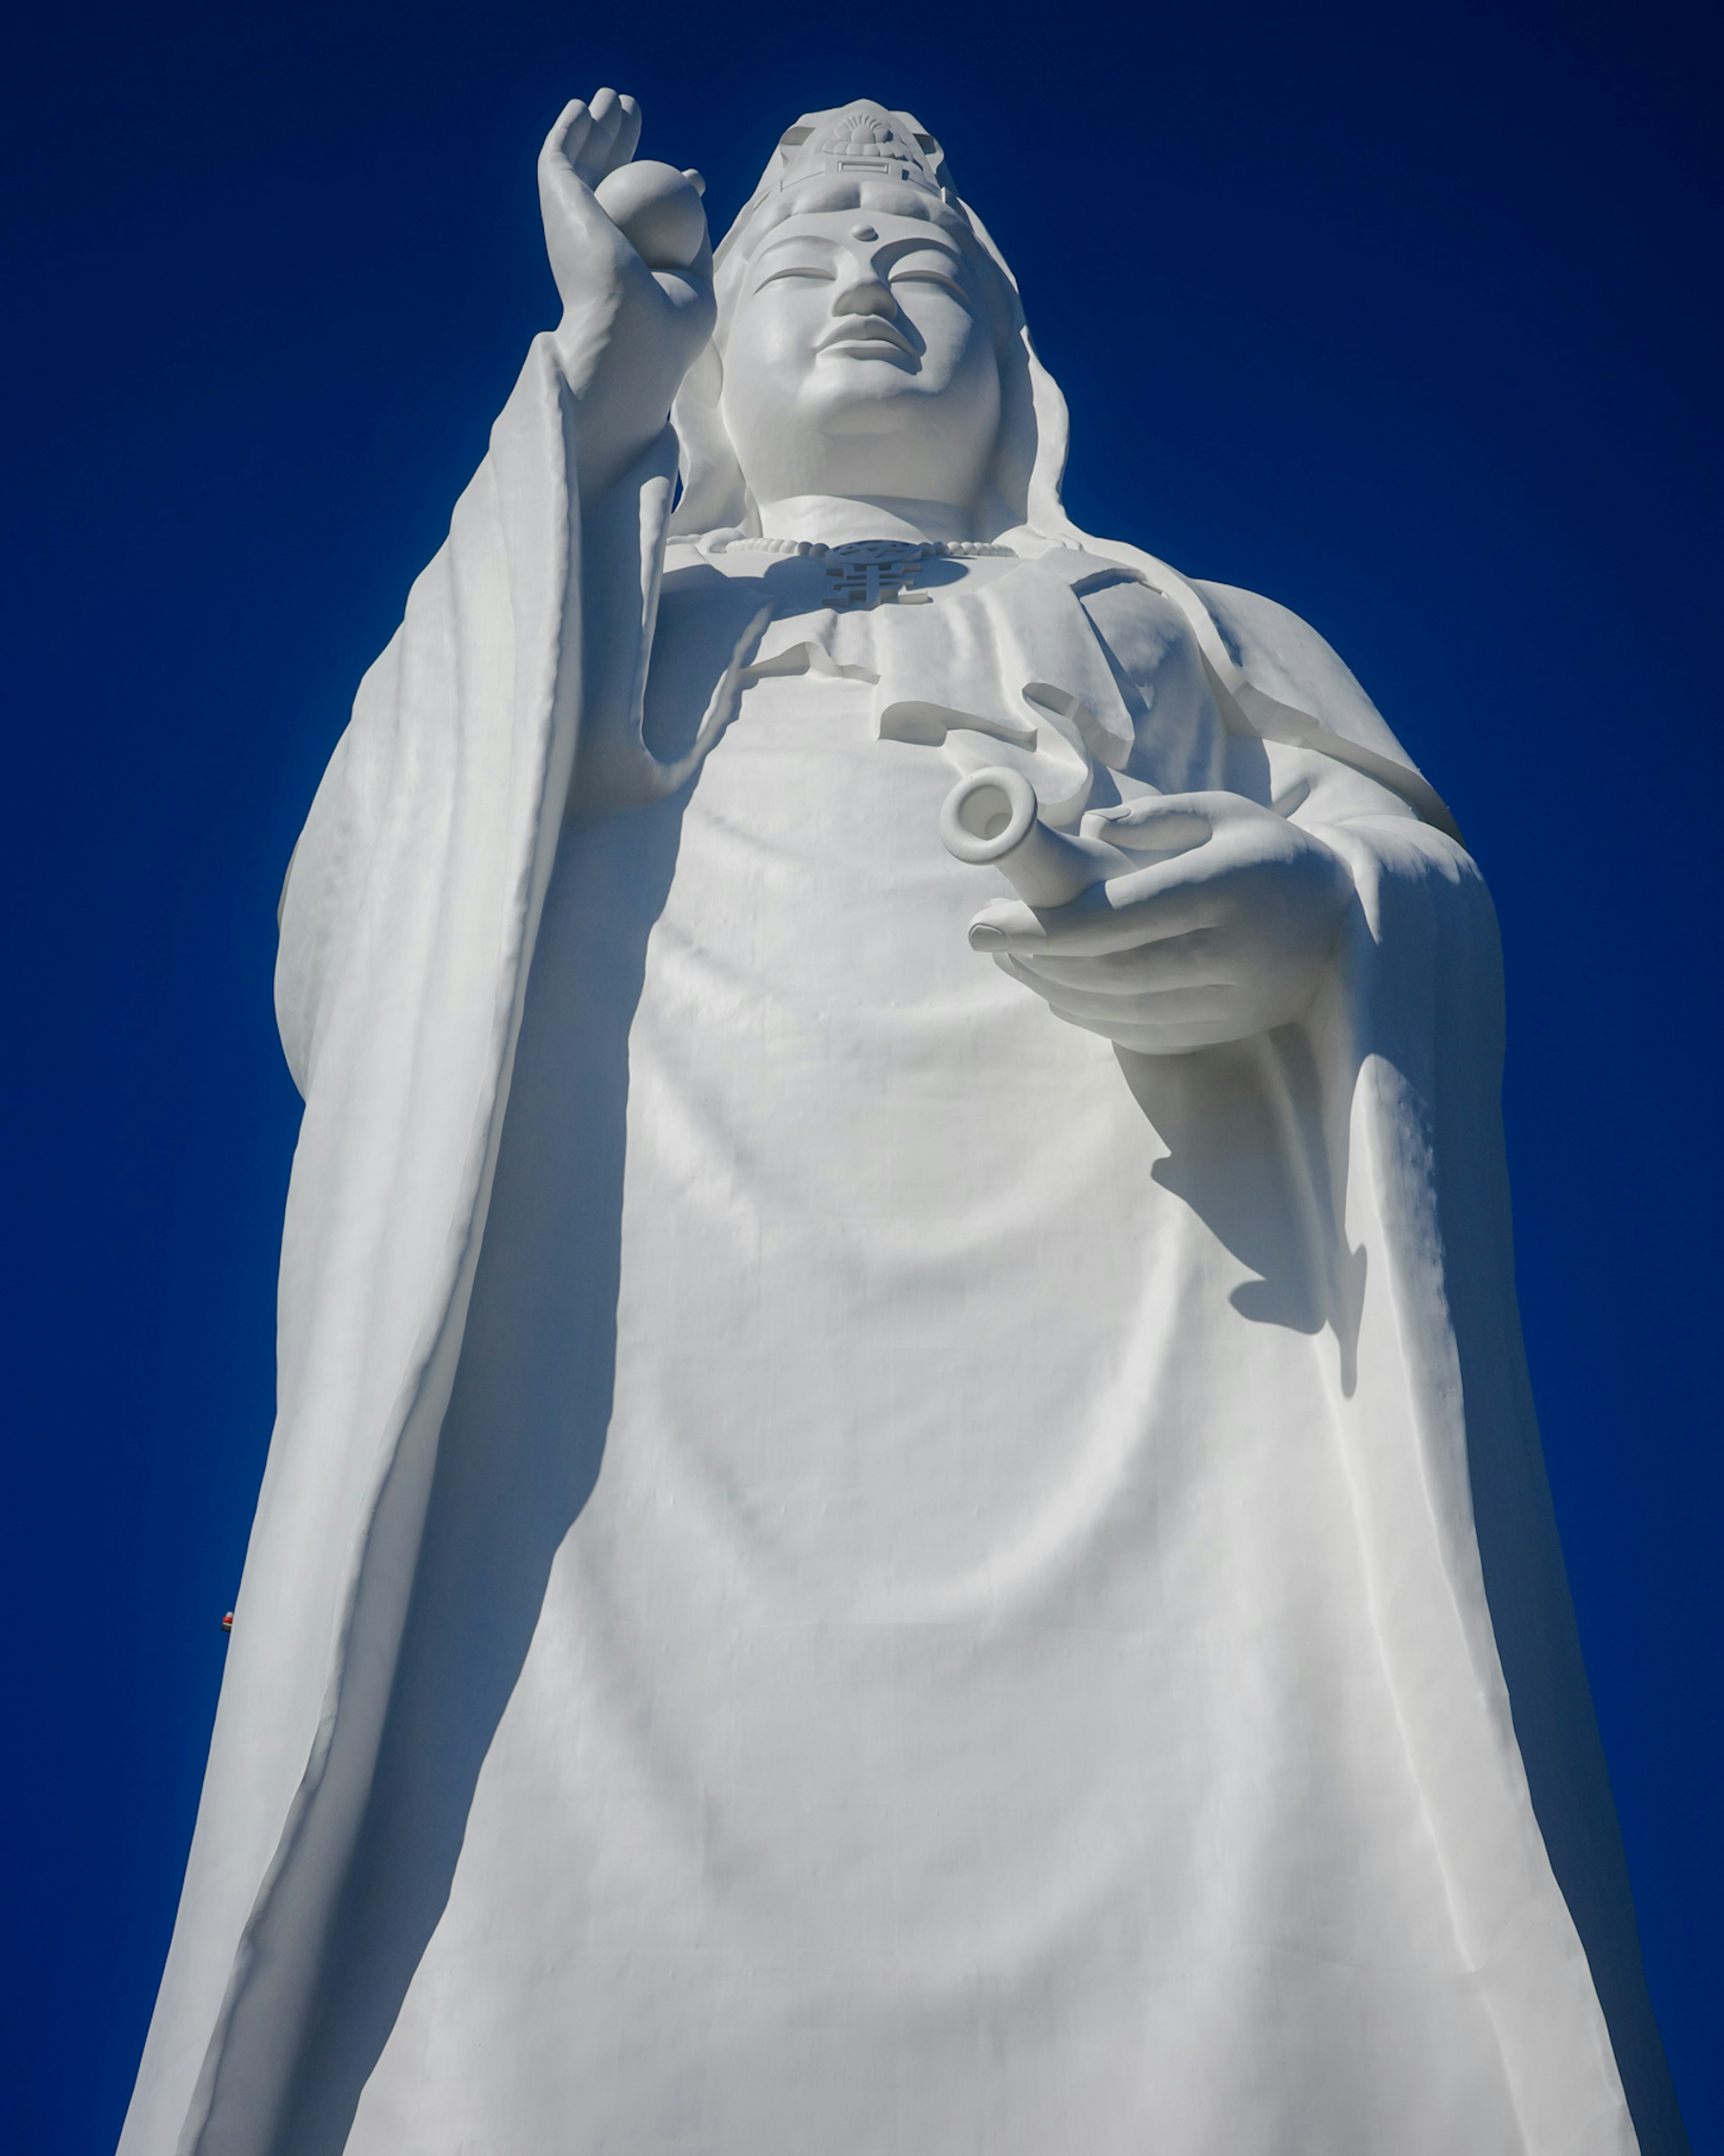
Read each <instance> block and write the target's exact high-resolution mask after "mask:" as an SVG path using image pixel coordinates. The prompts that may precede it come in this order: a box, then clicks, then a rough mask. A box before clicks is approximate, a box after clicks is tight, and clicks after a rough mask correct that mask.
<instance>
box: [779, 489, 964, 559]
mask: <svg viewBox="0 0 1724 2156" xmlns="http://www.w3.org/2000/svg"><path fill="white" fill-rule="evenodd" d="M760 523H761V530H762V532H763V533H764V534H765V536H767V538H768V539H813V540H818V541H820V542H823V543H824V545H826V546H828V547H842V546H844V545H845V544H846V543H847V542H849V541H850V540H853V539H968V538H970V537H971V536H972V531H971V528H970V516H969V512H968V511H967V510H962V509H953V508H952V507H950V506H948V505H947V504H946V503H944V502H940V501H916V500H911V499H910V498H909V497H907V496H906V495H895V494H877V495H835V494H793V495H788V496H787V497H786V498H785V500H782V501H768V502H762V505H761V510H760Z"/></svg>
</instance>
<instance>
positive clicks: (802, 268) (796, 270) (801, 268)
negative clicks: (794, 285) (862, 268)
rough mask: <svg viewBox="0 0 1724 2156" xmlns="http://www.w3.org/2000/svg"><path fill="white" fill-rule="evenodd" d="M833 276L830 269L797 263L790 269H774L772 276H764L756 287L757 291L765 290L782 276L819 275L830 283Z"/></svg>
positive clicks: (822, 279)
mask: <svg viewBox="0 0 1724 2156" xmlns="http://www.w3.org/2000/svg"><path fill="white" fill-rule="evenodd" d="M832 276H833V273H832V271H831V270H829V269H816V268H815V267H814V266H813V264H803V263H797V264H793V266H792V267H791V268H789V269H775V270H773V272H772V275H771V276H770V277H762V279H761V280H760V282H759V284H757V285H756V286H755V288H754V289H755V290H756V291H757V292H763V291H765V290H766V288H767V285H776V284H777V282H778V280H779V279H780V278H781V277H818V279H819V280H820V281H821V283H822V284H825V285H829V284H830V283H831V282H832Z"/></svg>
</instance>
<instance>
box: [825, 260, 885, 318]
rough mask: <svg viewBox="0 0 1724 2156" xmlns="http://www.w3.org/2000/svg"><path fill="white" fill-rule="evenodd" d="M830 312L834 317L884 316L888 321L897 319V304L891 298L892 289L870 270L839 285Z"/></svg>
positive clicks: (883, 279) (882, 278)
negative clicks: (846, 283) (847, 282)
mask: <svg viewBox="0 0 1724 2156" xmlns="http://www.w3.org/2000/svg"><path fill="white" fill-rule="evenodd" d="M832 311H833V313H834V314H835V315H884V316H885V319H886V320H887V321H889V322H891V321H896V320H897V319H898V302H897V301H896V300H895V299H894V298H893V297H892V288H891V286H890V285H888V284H887V282H886V280H885V278H884V277H877V276H875V274H874V272H873V271H872V270H870V271H869V272H868V273H867V274H866V275H863V276H859V277H857V278H855V279H854V280H852V281H851V282H850V283H849V284H848V285H839V289H838V290H837V291H836V292H835V293H834V295H833V299H832Z"/></svg>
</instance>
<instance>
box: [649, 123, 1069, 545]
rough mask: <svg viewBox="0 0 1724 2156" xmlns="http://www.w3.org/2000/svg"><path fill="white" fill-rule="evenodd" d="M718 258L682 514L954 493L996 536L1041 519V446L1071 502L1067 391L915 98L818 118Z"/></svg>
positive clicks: (735, 520) (695, 379)
mask: <svg viewBox="0 0 1724 2156" xmlns="http://www.w3.org/2000/svg"><path fill="white" fill-rule="evenodd" d="M716 259H717V290H718V309H719V312H718V325H717V328H716V331H715V333H714V337H713V341H712V345H711V347H710V348H709V350H708V352H706V354H705V355H704V356H703V357H702V359H701V361H700V362H699V364H698V365H697V366H696V367H695V369H694V370H693V371H692V372H691V374H690V378H689V380H688V382H686V383H685V388H684V390H683V393H682V394H681V395H680V397H679V398H678V400H677V407H676V410H675V414H674V417H675V423H676V425H677V429H678V432H679V434H680V436H681V439H682V443H683V463H684V471H683V479H684V490H685V491H684V499H683V501H682V503H681V505H680V507H679V510H678V512H677V516H676V519H675V522H676V526H677V527H678V528H679V529H681V530H684V531H700V530H711V529H713V528H715V527H716V526H723V525H737V526H741V527H742V528H743V529H745V530H757V529H759V528H760V522H761V514H762V507H763V506H766V507H768V508H769V507H770V505H772V503H774V502H777V501H780V500H784V499H786V498H787V497H792V496H806V495H839V496H844V497H849V498H865V499H869V500H881V499H883V498H891V499H900V500H916V501H921V502H925V503H928V504H936V505H942V506H945V507H947V509H949V510H950V511H953V512H954V513H955V514H956V515H957V516H959V517H960V518H962V520H963V521H965V522H967V525H968V526H969V527H970V528H971V529H972V531H973V532H974V533H975V535H976V536H982V537H988V536H994V535H995V534H997V533H998V531H1001V530H1003V529H1006V528H1008V527H1010V526H1016V525H1018V524H1021V523H1023V522H1024V521H1025V520H1026V517H1027V516H1028V514H1029V494H1030V492H1031V491H1032V481H1033V478H1034V473H1035V470H1036V468H1037V467H1038V465H1044V464H1045V462H1046V458H1045V456H1044V455H1043V454H1039V452H1042V451H1047V452H1049V453H1051V454H1052V455H1053V457H1054V465H1053V471H1052V481H1051V489H1052V498H1053V500H1054V503H1055V504H1056V506H1057V487H1058V464H1059V462H1060V461H1063V454H1064V443H1065V411H1064V406H1063V403H1061V402H1060V397H1059V392H1058V391H1057V390H1056V389H1054V386H1053V384H1052V382H1049V380H1048V378H1047V377H1046V376H1045V374H1044V373H1043V372H1042V370H1041V369H1040V368H1039V367H1038V366H1037V365H1036V363H1035V361H1034V354H1033V353H1032V352H1031V351H1030V349H1029V340H1028V336H1027V335H1026V333H1025V331H1024V318H1023V312H1022V309H1021V307H1020V306H1019V305H1018V293H1017V288H1016V286H1015V285H1013V281H1012V278H1011V275H1010V273H1009V272H1008V269H1006V266H1005V264H1004V262H1003V260H1002V259H1001V258H1000V256H999V254H998V250H997V249H995V248H994V247H993V243H992V242H991V241H990V240H989V239H988V235H987V234H986V232H985V231H984V230H983V228H982V226H981V224H980V222H979V220H977V218H975V216H974V215H973V213H972V212H971V211H970V210H969V209H968V208H967V206H966V205H965V204H964V203H962V201H961V200H960V199H959V198H958V196H957V193H956V191H955V189H954V188H953V187H952V184H951V181H950V177H949V176H948V174H947V169H946V163H945V159H944V157H943V154H942V151H941V149H940V146H939V144H938V143H937V142H936V141H935V140H934V138H933V137H932V136H930V135H928V134H926V132H925V131H922V130H921V128H920V127H919V126H917V124H916V121H915V120H914V119H913V118H912V117H911V115H909V114H907V113H900V112H891V111H888V110H886V109H885V108H884V107H883V106H880V105H875V104H873V103H871V102H870V101H868V100H859V101H857V102H854V103H852V104H850V105H843V106H839V107H836V108H834V110H831V111H829V112H821V113H813V114H808V115H804V117H803V119H802V120H800V121H798V122H797V124H796V126H794V127H792V128H790V129H788V130H787V131H786V132H785V134H784V135H783V136H782V138H781V140H780V141H779V144H778V147H777V151H776V153H775V155H774V157H773V160H772V163H771V164H770V165H769V166H768V167H767V172H766V174H765V175H764V177H762V181H761V183H760V185H759V187H757V189H756V190H755V193H754V194H753V196H752V198H751V199H750V201H749V202H748V203H747V204H746V205H745V207H744V208H743V209H742V211H741V214H740V215H739V216H738V217H737V218H736V223H734V224H733V225H732V226H731V230H730V232H729V234H727V235H726V239H724V241H723V242H722V244H721V246H720V248H719V250H718V254H717V258H716ZM1049 423H1051V424H1049ZM1044 436H1045V437H1046V439H1045V440H1044Z"/></svg>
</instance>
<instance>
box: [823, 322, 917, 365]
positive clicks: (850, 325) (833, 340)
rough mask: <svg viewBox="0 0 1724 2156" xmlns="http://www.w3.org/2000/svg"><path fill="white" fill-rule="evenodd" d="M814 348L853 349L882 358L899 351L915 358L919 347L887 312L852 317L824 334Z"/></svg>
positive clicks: (831, 349) (853, 350)
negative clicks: (886, 314)
mask: <svg viewBox="0 0 1724 2156" xmlns="http://www.w3.org/2000/svg"><path fill="white" fill-rule="evenodd" d="M815 350H816V351H817V352H855V353H858V354H860V355H863V356H867V355H869V354H873V355H875V356H876V357H879V358H881V359H885V358H889V357H894V356H895V354H897V353H899V352H902V353H904V354H905V355H906V357H908V358H910V359H914V358H915V357H916V346H914V345H913V344H911V341H910V339H909V338H908V337H907V336H905V334H904V332H903V331H902V330H900V329H897V328H895V326H893V325H892V324H891V323H890V322H889V321H887V320H886V318H885V316H884V315H856V316H852V317H851V318H850V319H849V320H848V321H845V322H844V323H843V324H842V325H841V326H840V327H839V328H838V329H837V330H834V331H832V332H831V333H830V334H829V335H828V336H824V337H823V338H822V339H821V341H820V342H819V343H818V345H817V346H815Z"/></svg>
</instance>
